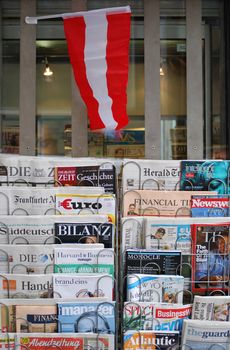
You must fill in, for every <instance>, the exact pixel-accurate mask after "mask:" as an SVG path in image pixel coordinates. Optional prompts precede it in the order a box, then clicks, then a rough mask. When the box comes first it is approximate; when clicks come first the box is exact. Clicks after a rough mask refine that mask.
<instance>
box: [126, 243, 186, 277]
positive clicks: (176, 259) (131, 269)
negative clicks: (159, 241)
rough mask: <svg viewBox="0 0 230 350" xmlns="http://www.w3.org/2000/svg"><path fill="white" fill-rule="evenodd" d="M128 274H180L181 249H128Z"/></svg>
mask: <svg viewBox="0 0 230 350" xmlns="http://www.w3.org/2000/svg"><path fill="white" fill-rule="evenodd" d="M125 261H126V275H128V274H142V273H143V274H148V275H157V274H160V275H164V274H165V275H180V270H181V251H178V250H173V251H169V250H162V251H160V250H158V251H156V250H152V251H151V250H148V249H142V250H135V249H132V250H126V259H125Z"/></svg>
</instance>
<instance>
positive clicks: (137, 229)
mask: <svg viewBox="0 0 230 350" xmlns="http://www.w3.org/2000/svg"><path fill="white" fill-rule="evenodd" d="M143 241H144V217H143V216H140V217H127V216H126V217H123V218H122V219H121V242H122V243H121V246H122V253H124V252H125V250H126V249H130V248H140V249H141V248H143V247H142V244H143Z"/></svg>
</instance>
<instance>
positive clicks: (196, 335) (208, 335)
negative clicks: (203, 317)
mask: <svg viewBox="0 0 230 350" xmlns="http://www.w3.org/2000/svg"><path fill="white" fill-rule="evenodd" d="M229 337H230V324H229V322H220V321H219V322H218V321H215V322H214V321H198V320H184V324H183V332H182V350H188V349H192V350H212V349H213V350H214V349H222V350H229Z"/></svg>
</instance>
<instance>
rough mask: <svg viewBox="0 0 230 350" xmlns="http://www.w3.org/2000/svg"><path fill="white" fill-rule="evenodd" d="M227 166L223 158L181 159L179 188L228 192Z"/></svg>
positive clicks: (183, 189) (220, 192)
mask: <svg viewBox="0 0 230 350" xmlns="http://www.w3.org/2000/svg"><path fill="white" fill-rule="evenodd" d="M228 168H229V162H228V161H225V160H216V159H215V160H213V159H211V160H182V161H181V179H180V189H181V190H182V191H215V192H217V193H218V194H225V193H229V188H228V186H229V178H228V177H229V174H228Z"/></svg>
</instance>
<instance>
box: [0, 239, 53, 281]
mask: <svg viewBox="0 0 230 350" xmlns="http://www.w3.org/2000/svg"><path fill="white" fill-rule="evenodd" d="M54 247H55V245H52V244H45V245H28V244H25V245H24V244H19V245H0V271H1V272H3V273H14V274H23V273H28V274H44V273H52V272H53V263H54Z"/></svg>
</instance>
